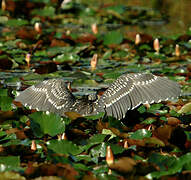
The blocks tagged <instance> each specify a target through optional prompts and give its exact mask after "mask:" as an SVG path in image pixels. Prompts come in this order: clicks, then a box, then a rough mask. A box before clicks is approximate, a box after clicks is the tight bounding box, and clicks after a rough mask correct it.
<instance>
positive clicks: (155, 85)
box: [98, 73, 181, 119]
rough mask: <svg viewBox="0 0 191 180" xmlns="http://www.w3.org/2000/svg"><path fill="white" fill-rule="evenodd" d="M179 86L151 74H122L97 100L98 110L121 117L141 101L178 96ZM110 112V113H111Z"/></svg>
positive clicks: (160, 99) (153, 100) (161, 99)
mask: <svg viewBox="0 0 191 180" xmlns="http://www.w3.org/2000/svg"><path fill="white" fill-rule="evenodd" d="M180 93H181V90H180V86H179V85H178V84H177V83H176V82H174V81H171V80H169V79H167V78H164V77H159V76H155V75H153V74H146V73H142V74H140V73H137V74H124V75H122V76H120V77H119V78H118V79H117V80H116V81H114V82H113V83H112V84H111V86H110V87H109V88H108V89H107V90H106V91H105V92H104V94H103V95H102V96H101V98H100V99H99V101H98V112H101V111H106V113H107V114H109V115H111V114H112V115H113V116H114V117H115V118H118V119H122V118H123V117H124V116H125V114H126V113H127V111H128V110H129V109H134V108H136V107H137V106H138V105H140V104H141V103H143V104H144V103H149V104H150V103H154V102H157V103H158V102H161V101H165V100H169V99H173V98H177V97H178V96H180ZM111 112H112V113H111Z"/></svg>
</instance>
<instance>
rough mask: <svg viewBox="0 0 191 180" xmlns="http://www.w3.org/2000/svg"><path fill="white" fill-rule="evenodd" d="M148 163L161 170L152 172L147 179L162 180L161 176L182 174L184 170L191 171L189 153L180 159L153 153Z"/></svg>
mask: <svg viewBox="0 0 191 180" xmlns="http://www.w3.org/2000/svg"><path fill="white" fill-rule="evenodd" d="M148 162H150V163H154V164H157V165H158V166H159V168H160V170H159V171H154V172H151V173H149V174H147V176H146V177H147V178H149V179H153V178H160V177H161V176H165V175H172V174H176V173H178V172H181V170H182V169H186V170H190V163H191V153H187V154H185V155H183V156H181V157H180V158H177V157H175V156H168V155H161V154H158V153H153V154H152V155H151V156H150V157H149V159H148Z"/></svg>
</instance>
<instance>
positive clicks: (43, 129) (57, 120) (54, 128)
mask: <svg viewBox="0 0 191 180" xmlns="http://www.w3.org/2000/svg"><path fill="white" fill-rule="evenodd" d="M29 117H30V119H31V128H32V130H33V133H34V135H35V136H36V137H39V138H41V137H42V136H43V135H45V134H49V135H50V136H55V135H57V134H61V133H64V132H65V122H64V121H63V118H61V117H60V116H59V115H57V114H53V113H50V114H46V113H45V112H35V113H33V114H31V115H30V116H29Z"/></svg>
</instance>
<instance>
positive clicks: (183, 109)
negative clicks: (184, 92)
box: [178, 102, 191, 114]
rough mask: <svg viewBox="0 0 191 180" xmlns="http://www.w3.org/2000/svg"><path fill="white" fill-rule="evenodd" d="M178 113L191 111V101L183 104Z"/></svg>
mask: <svg viewBox="0 0 191 180" xmlns="http://www.w3.org/2000/svg"><path fill="white" fill-rule="evenodd" d="M178 113H180V114H185V113H191V102H189V103H187V104H185V105H184V106H182V107H181V109H180V110H179V111H178Z"/></svg>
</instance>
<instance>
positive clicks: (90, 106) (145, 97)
mask: <svg viewBox="0 0 191 180" xmlns="http://www.w3.org/2000/svg"><path fill="white" fill-rule="evenodd" d="M179 95H180V87H179V85H178V84H177V83H176V82H173V81H171V80H169V79H167V78H164V77H159V76H155V75H153V74H145V73H142V74H141V73H137V74H124V75H122V76H120V77H119V78H118V79H117V80H116V81H114V82H113V83H112V84H111V85H110V87H109V88H108V89H107V90H106V91H105V92H104V94H103V95H102V96H101V97H100V99H99V100H95V101H89V100H87V99H85V98H84V99H83V98H82V99H76V98H75V97H74V96H73V95H72V93H71V92H70V91H69V90H68V88H67V87H66V84H65V82H64V81H63V80H60V79H52V80H45V81H43V82H41V83H39V84H37V85H33V86H31V87H29V88H28V89H26V90H24V91H23V92H21V94H20V95H19V96H17V97H16V99H15V101H20V102H21V103H22V104H23V105H25V106H29V107H30V108H32V109H37V110H40V111H50V112H55V113H58V114H60V115H61V116H65V115H64V113H65V112H69V111H75V112H78V113H80V114H82V115H93V114H97V113H99V112H106V113H107V115H109V116H114V117H115V118H117V119H122V118H124V117H125V115H126V113H127V111H128V110H130V109H134V108H136V107H137V106H139V105H140V104H144V103H149V104H151V103H154V102H156V103H158V102H161V101H166V100H169V99H173V98H177V97H178V96H179Z"/></svg>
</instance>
